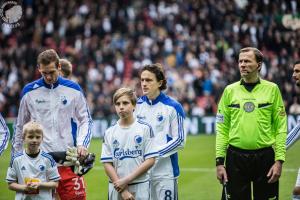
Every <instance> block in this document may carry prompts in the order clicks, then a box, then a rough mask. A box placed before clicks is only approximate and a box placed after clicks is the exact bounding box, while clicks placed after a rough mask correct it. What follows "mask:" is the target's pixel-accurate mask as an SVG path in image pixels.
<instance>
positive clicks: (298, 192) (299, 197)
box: [286, 60, 300, 200]
mask: <svg viewBox="0 0 300 200" xmlns="http://www.w3.org/2000/svg"><path fill="white" fill-rule="evenodd" d="M293 79H294V80H295V81H296V85H297V86H298V87H300V60H299V61H296V62H295V63H294V73H293ZM299 130H300V123H298V124H297V125H296V126H295V127H294V128H293V130H292V131H291V132H289V134H288V136H287V140H286V149H289V148H290V147H291V146H292V145H293V144H294V143H295V142H296V141H297V140H299V138H300V131H299ZM293 200H300V168H299V170H298V176H297V180H296V184H295V187H294V191H293Z"/></svg>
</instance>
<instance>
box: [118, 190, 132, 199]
mask: <svg viewBox="0 0 300 200" xmlns="http://www.w3.org/2000/svg"><path fill="white" fill-rule="evenodd" d="M121 197H122V199H123V200H135V198H134V196H133V195H132V194H131V193H130V192H129V191H128V190H127V189H126V190H124V191H123V192H121Z"/></svg>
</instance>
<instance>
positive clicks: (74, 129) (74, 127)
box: [71, 118, 77, 147]
mask: <svg viewBox="0 0 300 200" xmlns="http://www.w3.org/2000/svg"><path fill="white" fill-rule="evenodd" d="M71 132H72V138H73V145H74V147H76V146H77V124H76V122H75V121H74V119H73V118H71Z"/></svg>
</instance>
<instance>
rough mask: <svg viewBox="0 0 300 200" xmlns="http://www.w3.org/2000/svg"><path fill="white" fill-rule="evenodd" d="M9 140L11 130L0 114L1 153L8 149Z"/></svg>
mask: <svg viewBox="0 0 300 200" xmlns="http://www.w3.org/2000/svg"><path fill="white" fill-rule="evenodd" d="M8 140H9V130H8V127H7V126H6V123H5V120H4V119H3V117H2V115H1V114H0V155H1V154H2V152H3V151H4V149H6V147H7V144H8Z"/></svg>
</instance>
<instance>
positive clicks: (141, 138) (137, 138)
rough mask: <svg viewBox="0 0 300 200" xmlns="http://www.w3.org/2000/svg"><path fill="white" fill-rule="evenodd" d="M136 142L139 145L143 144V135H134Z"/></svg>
mask: <svg viewBox="0 0 300 200" xmlns="http://www.w3.org/2000/svg"><path fill="white" fill-rule="evenodd" d="M134 142H135V144H136V145H137V146H140V145H141V144H142V142H143V137H142V136H140V135H136V136H135V137H134Z"/></svg>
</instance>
